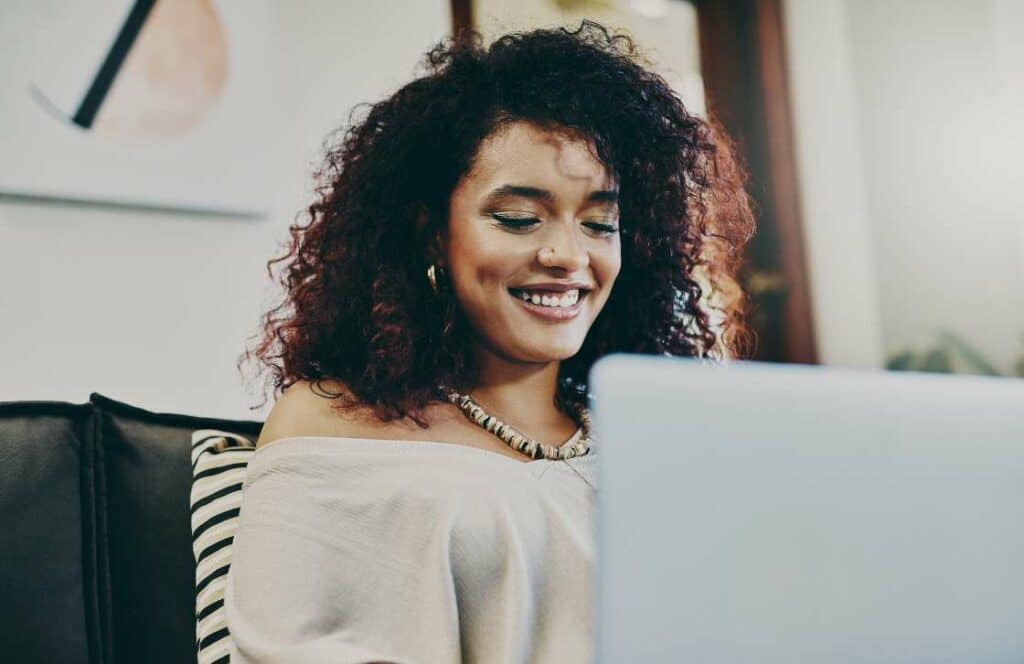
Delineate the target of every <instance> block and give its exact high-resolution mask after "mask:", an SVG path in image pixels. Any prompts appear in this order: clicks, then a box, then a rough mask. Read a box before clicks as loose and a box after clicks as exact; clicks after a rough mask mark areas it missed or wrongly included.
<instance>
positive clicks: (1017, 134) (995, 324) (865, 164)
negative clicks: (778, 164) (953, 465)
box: [785, 0, 1024, 372]
mask: <svg viewBox="0 0 1024 664" xmlns="http://www.w3.org/2000/svg"><path fill="white" fill-rule="evenodd" d="M785 18H786V22H787V30H786V36H787V39H788V43H787V46H788V49H789V64H790V80H791V85H792V93H793V97H794V108H795V116H796V123H795V127H796V136H797V148H798V152H797V154H798V162H799V173H800V187H801V195H802V199H803V201H802V202H803V208H804V220H805V224H806V233H807V237H808V253H809V263H810V266H811V280H812V294H813V297H814V313H815V317H816V321H815V322H816V326H817V332H818V339H819V341H820V343H821V344H822V357H823V360H824V361H825V362H826V363H839V364H872V363H873V364H876V365H881V363H882V361H883V358H884V357H885V356H888V355H891V354H893V353H895V352H898V351H900V350H902V349H904V348H907V347H910V348H915V349H921V348H924V347H926V346H929V345H933V343H934V341H935V339H936V334H937V333H938V332H939V331H941V330H946V329H949V330H952V331H954V332H956V333H958V334H959V335H960V336H962V337H964V338H965V339H966V340H968V341H969V342H971V343H972V345H974V346H975V347H976V348H977V349H978V350H980V351H981V352H982V353H983V354H985V355H986V356H988V357H989V358H990V359H991V360H992V361H993V362H994V363H995V364H996V365H997V368H999V369H1000V370H1001V371H1003V372H1009V371H1010V369H1011V364H1012V363H1013V361H1014V359H1015V358H1017V357H1020V356H1021V355H1022V353H1024V344H1022V336H1024V206H1022V205H1021V195H1022V193H1021V192H1022V191H1024V169H1022V168H1021V167H1020V164H1019V162H1020V155H1021V154H1022V152H1024V129H1022V128H1021V124H1020V118H1021V117H1024V41H1022V40H1021V39H1020V35H1021V34H1024V4H1022V3H1020V2H1019V0H975V1H973V2H967V3H965V2H957V1H950V0H941V1H939V0H897V1H893V0H787V2H786V3H785Z"/></svg>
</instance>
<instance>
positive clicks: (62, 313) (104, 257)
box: [0, 0, 451, 418]
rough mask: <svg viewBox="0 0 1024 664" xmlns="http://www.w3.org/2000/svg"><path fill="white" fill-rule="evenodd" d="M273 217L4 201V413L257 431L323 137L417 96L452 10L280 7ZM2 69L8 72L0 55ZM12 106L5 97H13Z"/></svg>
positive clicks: (442, 1) (440, 6)
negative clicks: (257, 381)
mask: <svg viewBox="0 0 1024 664" xmlns="http://www.w3.org/2000/svg"><path fill="white" fill-rule="evenodd" d="M272 6H273V8H274V9H273V11H274V12H275V21H276V26H277V31H276V35H275V41H274V42H273V43H271V44H268V45H267V47H268V49H271V51H272V53H273V54H274V57H273V61H274V62H275V63H276V70H275V71H272V72H268V75H267V84H268V85H270V86H274V92H275V94H274V95H273V98H274V99H276V100H278V105H277V106H276V107H275V108H274V109H272V110H273V112H274V115H276V118H277V119H276V121H275V123H274V125H273V126H271V127H268V129H267V131H266V133H265V135H263V136H261V137H259V138H260V139H261V140H265V141H270V142H271V143H272V150H270V152H271V153H272V154H274V155H275V156H274V158H272V159H271V160H269V162H268V163H267V164H266V167H267V168H268V169H270V170H271V172H272V173H273V175H274V177H273V182H275V186H274V191H273V192H272V194H273V198H274V203H273V207H272V212H271V214H269V215H268V216H267V217H266V218H261V219H238V218H230V217H213V216H206V215H196V214H179V213H174V212H154V211H147V210H139V209H126V208H116V207H108V206H95V205H79V204H72V203H52V202H36V201H31V202H29V201H22V200H14V199H10V198H0V401H5V400H11V401H14V400H27V399H44V400H60V401H73V402H82V401H85V400H86V399H88V395H89V393H90V392H100V393H102V394H104V395H107V396H110V397H113V398H115V399H119V400H123V401H127V402H129V403H132V404H135V405H139V406H142V407H144V408H147V409H151V410H157V411H170V412H183V413H191V414H197V415H211V416H220V417H242V418H260V417H263V416H265V414H266V411H267V410H268V409H269V406H270V403H268V404H266V405H265V406H264V407H263V408H262V409H260V410H258V411H251V410H249V407H250V406H251V405H255V404H256V403H258V402H259V401H260V398H259V395H258V393H256V391H255V390H256V389H257V388H258V385H254V386H253V390H254V392H252V393H247V392H246V391H245V390H244V389H243V385H242V380H241V376H240V375H239V374H238V372H237V370H236V368H235V362H236V359H237V358H238V356H239V354H240V353H241V352H242V351H243V349H244V344H245V341H246V339H247V337H249V336H250V335H252V334H254V333H255V332H256V331H257V325H258V323H259V316H260V315H261V314H262V313H263V311H264V310H265V309H266V308H267V307H268V306H269V305H271V304H276V303H277V298H278V297H279V294H278V292H277V291H276V290H274V289H273V288H272V286H271V284H270V282H269V280H268V278H267V276H266V271H265V264H266V261H267V260H268V259H269V258H271V257H272V256H274V255H276V254H278V253H279V252H280V249H281V247H282V246H283V242H284V241H285V240H287V237H288V234H287V227H288V225H289V224H290V223H291V222H292V221H293V219H294V216H295V214H296V213H297V212H298V211H300V210H301V209H302V208H303V206H304V205H305V204H306V203H307V202H308V200H309V189H310V186H311V182H312V181H311V176H310V174H311V170H312V168H313V166H315V165H316V163H317V162H318V159H319V157H320V155H321V152H322V151H321V145H322V142H323V139H324V138H325V136H326V135H327V134H328V133H329V132H330V131H331V130H333V129H334V128H336V127H338V126H340V125H341V124H342V123H343V122H344V121H345V120H346V119H347V117H348V112H349V110H350V108H351V107H352V106H353V105H355V104H356V103H359V102H362V101H376V100H378V99H379V98H381V97H382V96H384V95H386V94H388V93H389V92H391V91H393V90H394V89H396V88H397V87H398V86H400V85H401V84H403V83H404V82H406V81H408V80H410V79H411V78H412V76H413V72H414V69H415V66H416V64H417V62H418V61H419V58H420V56H421V54H422V53H423V52H424V51H425V50H426V49H427V48H428V47H429V46H431V45H432V44H433V43H434V42H436V41H437V40H439V39H441V38H443V37H444V36H446V35H447V34H448V32H449V26H450V21H451V17H450V13H449V3H448V1H447V0H419V1H417V2H413V3H409V2H403V1H402V0H392V1H390V2H375V3H367V2H356V1H354V0H349V1H346V2H335V1H332V0H317V1H312V0H309V1H305V2H294V3H292V2H278V3H272ZM0 57H3V56H2V55H0ZM0 94H2V93H0Z"/></svg>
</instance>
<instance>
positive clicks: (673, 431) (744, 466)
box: [590, 354, 1024, 663]
mask: <svg viewBox="0 0 1024 664" xmlns="http://www.w3.org/2000/svg"><path fill="white" fill-rule="evenodd" d="M590 380H591V383H590V385H591V391H592V394H593V397H594V400H593V404H592V405H593V410H594V417H595V433H596V435H597V437H598V441H597V442H598V444H599V447H597V448H596V449H597V451H598V480H599V484H598V487H599V492H598V495H597V499H596V500H597V502H596V506H595V509H596V512H595V519H596V521H595V524H596V528H597V543H598V564H597V566H596V572H595V574H596V576H597V578H596V599H597V603H598V611H597V625H596V627H597V634H596V648H597V652H598V653H599V655H598V656H599V658H600V660H599V661H604V662H626V661H630V662H635V661H648V662H683V661H685V662H731V663H735V662H810V661H813V662H975V663H977V662H1010V661H1014V662H1020V661H1024V381H1022V380H1018V379H1011V378H988V377H978V376H948V375H936V374H910V373H887V372H881V371H859V370H849V369H836V368H824V367H811V366H796V365H776V364H763V363H754V362H734V363H732V364H730V365H728V366H723V365H714V364H710V363H706V362H701V361H699V360H690V359H681V358H667V357H655V356H640V355H625V354H615V355H610V356H607V357H605V358H602V359H601V360H600V361H599V362H598V363H596V364H595V366H594V368H593V370H592V372H591V377H590Z"/></svg>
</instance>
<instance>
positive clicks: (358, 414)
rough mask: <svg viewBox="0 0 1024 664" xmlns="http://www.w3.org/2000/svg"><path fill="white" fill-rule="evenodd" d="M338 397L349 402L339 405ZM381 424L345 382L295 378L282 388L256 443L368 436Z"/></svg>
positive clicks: (260, 444) (263, 444)
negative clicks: (291, 439) (297, 379)
mask: <svg viewBox="0 0 1024 664" xmlns="http://www.w3.org/2000/svg"><path fill="white" fill-rule="evenodd" d="M339 399H341V400H343V401H342V402H341V403H351V406H349V407H346V408H339V407H338V405H337V404H338V400H339ZM382 425H383V423H382V422H380V421H379V420H378V419H377V418H376V416H374V414H373V412H372V409H370V408H369V407H367V406H364V405H362V404H360V403H359V402H358V400H357V399H355V398H354V396H353V395H352V391H351V390H350V389H349V388H348V386H347V385H345V383H343V382H341V381H338V380H319V381H310V380H299V381H296V382H295V383H293V384H292V385H290V386H289V387H287V388H285V390H284V392H283V393H282V394H281V396H280V397H278V399H277V401H276V402H275V403H274V405H273V407H272V408H271V409H270V413H269V414H268V415H267V419H266V421H265V422H264V424H263V429H262V430H261V431H260V436H259V440H257V441H256V447H257V448H260V447H264V446H266V445H268V444H270V443H272V442H274V441H275V440H280V439H282V438H292V437H296V436H336V437H371V436H373V435H374V434H375V433H377V432H379V430H380V428H381V426H382Z"/></svg>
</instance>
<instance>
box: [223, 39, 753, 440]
mask: <svg viewBox="0 0 1024 664" xmlns="http://www.w3.org/2000/svg"><path fill="white" fill-rule="evenodd" d="M648 62H649V61H648V60H646V59H645V58H644V56H643V55H642V54H641V53H640V52H639V51H638V48H637V46H636V45H635V44H634V42H633V41H632V39H631V38H630V37H629V36H628V35H626V34H621V33H615V32H609V30H608V29H607V28H605V27H603V26H601V25H600V24H597V23H594V22H592V21H583V23H582V24H581V25H580V26H579V27H578V28H577V29H575V30H569V29H566V28H558V29H543V30H533V31H530V32H523V33H513V34H508V35H505V36H503V37H501V38H499V39H497V40H496V41H495V42H494V43H493V44H491V45H490V47H484V45H483V44H482V37H481V35H480V34H479V33H477V32H475V31H463V32H460V33H459V35H458V36H457V37H455V38H449V39H445V40H443V41H441V42H440V43H439V44H437V45H436V46H435V47H433V48H432V49H431V50H430V51H429V52H428V53H427V54H426V56H425V58H424V60H423V62H422V66H423V67H424V68H425V69H426V71H425V73H424V74H423V75H422V76H421V77H420V78H416V79H415V80H413V81H412V82H410V83H408V84H406V85H404V86H403V87H401V88H400V89H399V90H398V91H397V92H395V93H394V94H392V95H391V96H390V97H388V98H387V99H384V100H383V101H380V102H378V103H376V104H373V105H369V104H360V105H359V106H356V108H355V109H353V111H352V115H351V116H350V118H349V123H348V128H347V130H344V131H342V130H338V132H337V134H336V136H340V140H336V141H335V142H334V143H333V144H331V146H330V147H329V148H328V152H327V157H326V164H325V165H324V166H323V168H322V169H321V170H320V172H319V173H318V177H319V180H320V184H319V187H318V189H317V195H316V196H317V197H316V200H315V202H313V203H312V204H311V205H310V206H309V207H308V209H307V210H306V213H307V215H308V218H305V220H304V223H303V222H302V221H296V223H294V224H292V225H291V226H290V228H289V231H290V235H291V242H290V248H289V250H288V253H287V254H286V255H284V256H281V257H278V258H275V259H272V260H271V261H269V262H268V263H267V272H268V274H269V275H270V276H271V278H273V277H274V273H273V270H272V266H273V265H274V264H275V263H278V262H281V261H287V263H286V265H285V269H284V270H283V273H282V275H281V276H280V277H279V283H280V284H281V285H282V286H284V288H285V291H286V296H285V299H284V301H283V302H282V303H281V304H280V305H279V306H277V307H276V308H274V309H272V310H271V311H269V312H267V313H266V314H265V315H264V317H263V319H262V331H261V335H260V337H259V343H258V345H257V346H256V347H255V349H252V350H247V351H246V352H245V353H243V355H242V357H241V358H240V360H239V367H241V364H242V362H243V361H244V360H246V359H247V358H250V357H253V356H255V357H256V358H258V359H259V360H260V361H261V363H262V365H264V367H269V368H270V369H271V370H272V373H273V383H274V389H275V390H276V391H283V390H284V389H285V388H287V387H288V386H290V385H291V384H293V383H295V382H297V381H299V380H311V381H314V382H316V381H319V380H338V381H342V382H343V383H344V384H345V386H346V387H347V388H348V389H349V391H350V394H348V395H341V394H334V395H332V396H334V397H340V398H342V402H343V403H342V405H343V406H344V405H347V404H351V405H355V404H359V403H361V404H365V405H369V406H372V408H373V411H374V412H375V414H376V415H377V417H378V418H380V419H381V420H382V421H390V420H393V419H398V418H402V417H406V416H408V417H410V418H411V419H413V420H414V421H416V422H417V423H418V424H419V425H420V426H424V427H425V426H426V422H425V421H424V420H423V417H422V409H423V408H424V407H425V406H426V405H428V404H429V403H430V402H433V401H438V400H440V398H441V396H440V395H439V393H438V392H437V390H436V387H435V386H436V385H437V384H438V383H439V382H441V383H444V384H447V385H449V386H451V387H454V388H457V389H463V390H465V389H472V386H473V385H474V383H475V381H476V378H477V373H476V372H477V367H476V364H475V360H474V357H473V355H472V350H471V349H472V347H473V346H472V344H471V343H470V339H471V336H470V335H471V334H472V330H471V328H470V326H469V324H468V322H467V320H466V319H465V317H464V316H463V315H462V314H461V313H460V311H459V309H458V307H457V306H456V305H455V302H454V300H453V297H454V296H450V297H449V298H448V299H447V300H439V299H438V298H436V297H434V295H433V293H432V292H431V291H430V287H429V285H428V281H427V279H426V268H427V260H426V256H425V253H424V247H425V241H426V238H427V237H430V236H431V234H433V233H436V231H437V229H438V228H439V225H442V224H447V220H448V206H449V199H450V195H451V193H452V191H453V190H454V189H455V187H456V185H457V184H458V182H459V181H460V179H461V178H462V177H463V176H464V175H465V174H466V173H467V172H468V171H469V170H470V168H471V166H472V164H473V160H474V157H475V155H476V152H477V149H478V146H480V144H481V142H482V141H483V140H484V139H485V138H486V137H488V136H489V135H491V134H492V133H494V132H495V131H496V130H497V129H500V128H502V127H503V126H505V125H507V124H508V123H512V122H524V121H525V122H529V123H531V124H532V125H534V126H536V127H538V128H541V129H544V130H548V131H552V132H558V133H560V134H564V135H567V136H571V137H575V138H581V139H585V140H586V141H587V143H588V144H589V145H591V147H592V148H595V149H596V155H597V156H598V157H599V159H600V160H601V161H602V162H603V163H604V165H605V166H606V167H607V168H608V169H609V172H610V173H611V174H612V176H613V177H614V178H615V179H616V180H617V181H618V183H619V200H620V202H619V212H620V229H621V231H620V232H621V248H622V268H621V271H620V273H619V276H618V279H617V281H616V282H615V285H614V287H613V289H612V292H611V294H610V296H609V299H608V301H607V303H606V305H605V307H604V309H603V310H602V311H601V313H600V315H599V316H598V317H597V319H596V320H595V321H594V324H593V326H592V328H591V329H590V331H589V333H588V335H587V337H586V339H585V341H584V343H583V346H582V347H581V349H580V351H579V352H578V353H577V354H576V355H575V356H573V357H571V358H569V359H567V360H564V361H563V362H562V364H561V367H560V373H559V381H558V394H557V395H556V404H557V405H558V406H559V407H560V408H562V409H563V410H564V411H565V412H569V413H571V412H572V410H571V409H572V408H573V407H574V406H578V405H581V404H585V403H586V400H587V396H588V395H587V384H586V382H587V374H588V371H589V370H590V367H591V366H592V365H593V363H594V362H595V361H596V360H597V359H598V358H599V357H601V356H603V355H605V354H608V353H611V352H616V351H620V352H632V353H648V354H657V355H673V356H689V357H705V358H712V359H721V358H726V357H740V356H743V355H744V354H745V353H746V352H747V349H748V348H749V347H750V346H751V345H752V339H753V334H752V333H751V332H750V331H749V329H748V328H747V327H746V324H745V310H746V298H745V296H744V294H743V293H742V291H741V289H740V288H739V287H738V281H737V278H736V273H737V271H738V270H739V269H740V268H741V267H742V264H741V257H742V253H741V249H742V247H743V245H745V243H746V242H747V241H748V240H749V238H750V236H751V234H752V233H753V229H754V217H753V214H752V211H751V203H750V199H749V197H748V196H747V194H746V192H745V190H744V184H745V179H744V176H743V171H742V169H741V167H740V166H739V165H738V164H737V162H736V160H735V158H734V150H733V149H732V147H731V145H730V144H729V143H728V141H727V139H726V138H725V136H724V134H723V133H722V132H721V130H720V129H719V128H718V126H717V125H716V124H714V123H713V122H711V121H706V120H703V119H701V118H699V117H697V116H695V115H694V114H692V113H691V112H689V111H688V110H687V109H686V108H685V107H684V106H683V103H682V102H681V101H680V99H679V97H678V96H677V95H676V93H675V92H673V90H672V88H671V87H670V86H669V85H668V83H666V81H665V80H664V79H663V78H662V77H660V76H658V75H657V74H655V73H653V72H651V71H649V70H648V69H646V68H645V66H644V65H646V64H648ZM364 107H368V108H369V110H368V113H367V114H366V115H365V117H363V118H362V119H358V118H357V115H358V111H359V110H360V108H364ZM420 215H422V216H424V217H426V218H427V222H426V225H425V228H423V229H422V230H420V231H419V232H418V231H417V223H416V220H417V218H418V217H420ZM264 403H265V400H264Z"/></svg>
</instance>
